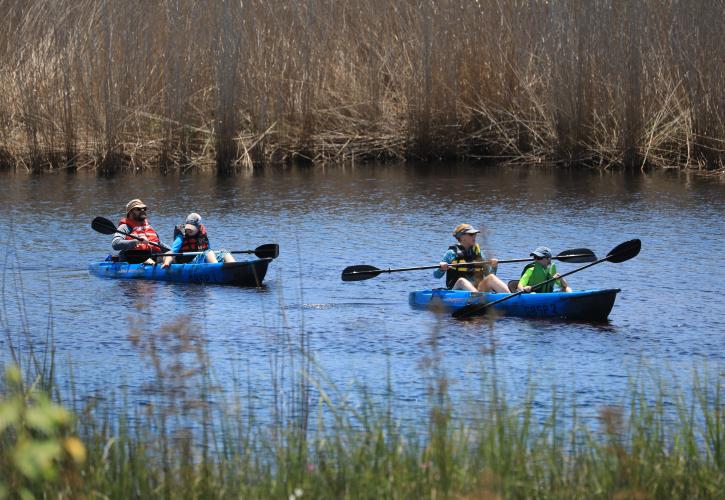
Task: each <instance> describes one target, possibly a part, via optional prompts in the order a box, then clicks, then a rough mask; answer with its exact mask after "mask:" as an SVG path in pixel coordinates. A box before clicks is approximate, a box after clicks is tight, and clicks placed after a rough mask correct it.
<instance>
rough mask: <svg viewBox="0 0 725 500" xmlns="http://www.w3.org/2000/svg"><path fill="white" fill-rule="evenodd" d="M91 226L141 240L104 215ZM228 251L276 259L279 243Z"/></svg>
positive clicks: (103, 232)
mask: <svg viewBox="0 0 725 500" xmlns="http://www.w3.org/2000/svg"><path fill="white" fill-rule="evenodd" d="M91 227H92V228H93V229H95V230H96V231H98V232H99V233H102V234H114V233H119V234H124V235H126V236H130V237H131V238H134V239H136V240H139V241H143V240H142V239H141V238H139V237H137V236H134V235H133V234H128V233H123V232H120V231H118V229H117V228H116V226H115V225H114V224H113V222H111V221H110V220H108V219H106V218H104V217H96V218H95V219H93V222H91ZM149 243H150V244H151V245H154V246H156V247H158V248H160V249H162V250H164V251H168V250H171V249H170V248H166V247H165V246H163V245H158V244H156V243H153V242H150V241H149ZM200 253H202V252H186V253H165V254H163V255H166V256H169V255H170V256H172V257H173V256H180V255H199V254H200ZM229 253H253V254H254V255H256V256H257V257H259V258H260V259H264V258H271V259H276V258H277V257H278V256H279V245H278V244H276V243H267V244H265V245H260V246H258V247H257V248H255V249H254V250H232V251H230V252H229Z"/></svg>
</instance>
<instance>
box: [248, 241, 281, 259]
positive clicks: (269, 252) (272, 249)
mask: <svg viewBox="0 0 725 500" xmlns="http://www.w3.org/2000/svg"><path fill="white" fill-rule="evenodd" d="M254 255H256V256H257V257H259V258H260V259H264V258H269V259H276V258H277V257H278V256H279V245H278V244H276V243H268V244H266V245H260V246H258V247H257V248H255V249H254Z"/></svg>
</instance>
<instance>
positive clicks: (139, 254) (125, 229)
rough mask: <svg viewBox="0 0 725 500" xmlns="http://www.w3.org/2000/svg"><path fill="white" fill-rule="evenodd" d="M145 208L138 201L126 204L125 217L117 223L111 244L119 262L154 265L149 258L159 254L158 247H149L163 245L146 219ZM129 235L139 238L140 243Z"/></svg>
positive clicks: (146, 212)
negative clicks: (116, 252)
mask: <svg viewBox="0 0 725 500" xmlns="http://www.w3.org/2000/svg"><path fill="white" fill-rule="evenodd" d="M147 214H148V211H147V207H146V205H145V204H144V202H143V201H141V200H139V199H135V200H131V201H129V202H128V203H127V204H126V217H124V218H123V219H121V221H120V222H119V225H118V228H116V230H117V231H118V232H117V233H116V234H115V235H114V237H113V241H112V242H111V246H112V247H113V249H114V250H116V251H118V252H119V253H118V259H119V260H120V261H126V262H132V263H139V262H143V263H144V264H155V263H156V262H155V261H154V260H153V258H151V254H153V253H159V252H160V249H159V247H157V246H155V245H151V244H150V242H152V243H158V244H159V245H161V246H164V247H165V246H166V245H164V244H163V243H162V242H161V240H160V239H159V235H158V234H157V233H156V231H155V230H154V228H153V227H151V224H150V223H149V220H148V218H147ZM129 235H133V236H136V237H137V238H140V239H141V241H139V240H137V239H134V238H132V237H131V236H129Z"/></svg>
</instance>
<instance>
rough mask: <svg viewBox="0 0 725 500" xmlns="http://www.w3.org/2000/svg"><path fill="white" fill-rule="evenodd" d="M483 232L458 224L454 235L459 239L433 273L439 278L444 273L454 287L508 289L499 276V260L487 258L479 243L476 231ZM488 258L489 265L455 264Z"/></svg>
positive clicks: (490, 289) (451, 286)
mask: <svg viewBox="0 0 725 500" xmlns="http://www.w3.org/2000/svg"><path fill="white" fill-rule="evenodd" d="M480 232H481V231H479V230H478V229H476V228H474V227H473V226H471V225H470V224H458V225H457V226H456V228H455V229H454V230H453V236H454V237H455V238H456V239H457V240H458V243H456V244H455V245H452V246H450V247H448V251H447V252H446V253H445V254H444V255H443V258H442V259H441V262H440V265H439V267H438V269H436V270H435V271H433V276H435V277H436V278H439V279H440V278H442V277H443V275H444V274H445V276H446V287H447V288H448V289H452V290H468V291H469V292H501V293H507V292H508V291H509V290H508V287H507V286H506V284H505V283H504V282H503V281H501V279H500V278H499V277H498V276H496V268H497V267H498V260H497V259H486V258H485V257H484V255H483V253H482V252H481V247H480V246H479V245H478V244H477V243H476V235H477V234H478V233H480ZM486 260H487V261H488V262H489V265H481V266H475V267H474V266H456V264H460V263H464V262H483V261H486Z"/></svg>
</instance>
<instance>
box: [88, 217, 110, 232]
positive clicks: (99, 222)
mask: <svg viewBox="0 0 725 500" xmlns="http://www.w3.org/2000/svg"><path fill="white" fill-rule="evenodd" d="M91 227H92V228H93V230H94V231H98V232H99V233H101V234H113V233H115V232H116V225H115V224H114V223H113V222H111V221H110V220H108V219H106V218H104V217H96V218H95V219H93V222H91Z"/></svg>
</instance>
